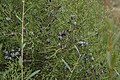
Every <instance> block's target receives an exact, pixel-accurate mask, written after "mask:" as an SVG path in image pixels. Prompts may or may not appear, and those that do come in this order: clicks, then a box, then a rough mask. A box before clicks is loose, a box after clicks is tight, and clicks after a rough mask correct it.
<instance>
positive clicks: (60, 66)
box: [0, 0, 120, 80]
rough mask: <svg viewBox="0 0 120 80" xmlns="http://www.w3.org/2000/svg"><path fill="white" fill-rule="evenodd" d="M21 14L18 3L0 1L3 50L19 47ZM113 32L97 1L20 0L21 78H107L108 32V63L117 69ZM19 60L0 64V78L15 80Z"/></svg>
mask: <svg viewBox="0 0 120 80" xmlns="http://www.w3.org/2000/svg"><path fill="white" fill-rule="evenodd" d="M21 15H22V1H21V0H1V1H0V25H1V26H0V43H3V46H2V48H5V49H7V50H8V52H10V50H11V49H12V48H13V49H15V48H16V47H21V44H20V43H21ZM116 30H117V29H116V28H114V23H113V22H112V20H111V19H109V18H107V17H106V16H105V15H104V9H103V7H102V4H101V1H100V0H52V1H51V2H50V1H49V0H25V29H24V79H31V80H39V79H40V80H83V79H85V80H90V79H91V80H97V79H100V80H108V79H109V70H108V67H107V62H108V64H109V63H110V62H109V61H110V57H109V54H107V55H106V54H105V53H106V51H108V45H107V43H108V35H109V34H108V32H109V31H113V33H114V32H115V34H114V35H115V36H114V37H115V38H114V37H113V45H114V49H113V55H114V56H113V58H114V59H113V62H112V63H116V64H114V67H115V68H116V71H118V72H119V71H120V68H119V64H118V63H119V62H118V61H119V56H117V55H119V47H120V45H119V33H118V30H117V31H116ZM2 48H0V50H2ZM106 56H107V61H106ZM0 59H1V58H0ZM20 59H21V58H19V61H18V60H17V61H18V62H15V61H14V59H12V60H11V61H10V64H7V66H8V67H7V69H6V67H5V68H3V66H1V67H2V68H3V69H2V70H1V74H2V76H3V77H2V76H0V78H1V79H2V78H3V80H20V79H21V77H20V76H21V73H20V69H21V68H20V65H21V64H20V63H21V60H20ZM15 60H16V59H15ZM7 61H8V60H5V61H4V62H5V63H7ZM115 61H116V62H115ZM3 64H4V63H1V65H3ZM28 68H29V69H30V70H27V69H28ZM36 70H37V71H36ZM34 71H35V72H34ZM32 72H33V73H32ZM113 73H116V72H115V71H114V72H113ZM26 74H27V75H26ZM13 75H14V76H13ZM116 75H117V74H115V75H114V76H115V77H116ZM115 77H113V78H115Z"/></svg>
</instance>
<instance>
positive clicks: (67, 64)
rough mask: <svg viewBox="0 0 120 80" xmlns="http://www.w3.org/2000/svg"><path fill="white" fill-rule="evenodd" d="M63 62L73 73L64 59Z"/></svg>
mask: <svg viewBox="0 0 120 80" xmlns="http://www.w3.org/2000/svg"><path fill="white" fill-rule="evenodd" d="M62 61H63V62H64V64H65V65H66V67H67V68H68V69H69V70H70V72H72V70H71V68H70V66H69V65H68V64H67V62H65V60H64V59H62Z"/></svg>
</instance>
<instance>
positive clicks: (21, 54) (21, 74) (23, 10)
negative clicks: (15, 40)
mask: <svg viewBox="0 0 120 80" xmlns="http://www.w3.org/2000/svg"><path fill="white" fill-rule="evenodd" d="M22 3H23V12H22V36H21V37H22V39H21V64H22V65H21V77H22V79H21V80H23V77H24V76H23V39H24V37H23V36H24V4H25V1H24V0H22Z"/></svg>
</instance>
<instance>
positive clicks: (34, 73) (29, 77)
mask: <svg viewBox="0 0 120 80" xmlns="http://www.w3.org/2000/svg"><path fill="white" fill-rule="evenodd" d="M39 72H40V70H37V71H35V72H33V73H32V74H31V75H29V76H28V78H27V79H26V80H29V79H31V78H32V77H33V76H35V75H36V74H37V73H39Z"/></svg>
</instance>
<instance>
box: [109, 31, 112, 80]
mask: <svg viewBox="0 0 120 80" xmlns="http://www.w3.org/2000/svg"><path fill="white" fill-rule="evenodd" d="M109 50H110V80H112V32H110V33H109Z"/></svg>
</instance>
